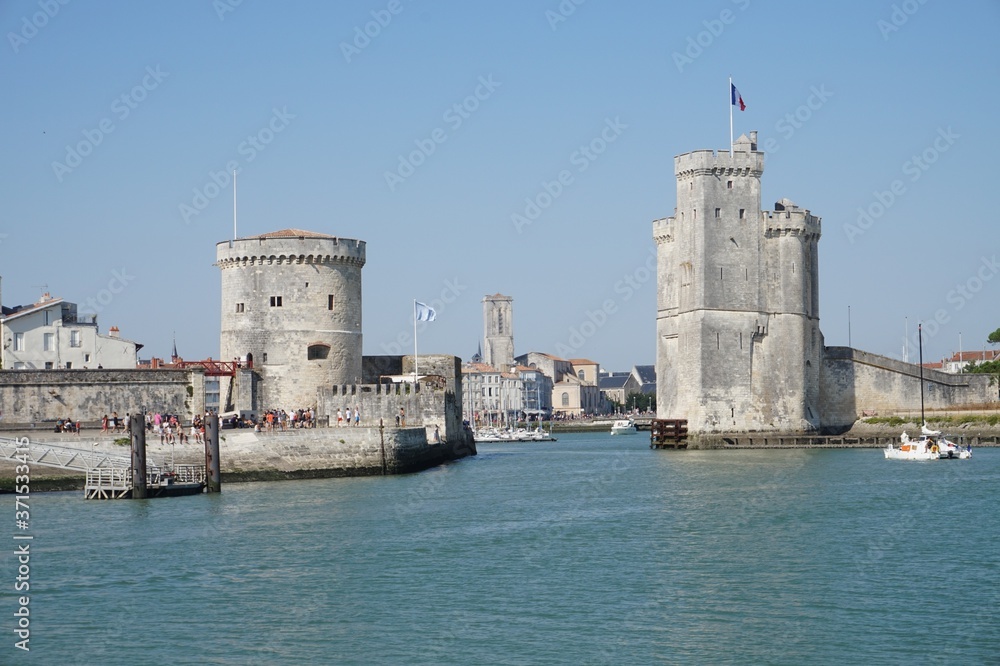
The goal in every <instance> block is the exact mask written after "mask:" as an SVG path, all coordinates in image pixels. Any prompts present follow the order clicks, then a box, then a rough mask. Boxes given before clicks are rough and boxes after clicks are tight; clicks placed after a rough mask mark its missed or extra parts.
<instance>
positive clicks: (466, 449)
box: [220, 426, 476, 478]
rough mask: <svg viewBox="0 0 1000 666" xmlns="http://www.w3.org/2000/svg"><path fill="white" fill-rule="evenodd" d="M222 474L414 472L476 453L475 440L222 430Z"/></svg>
mask: <svg viewBox="0 0 1000 666" xmlns="http://www.w3.org/2000/svg"><path fill="white" fill-rule="evenodd" d="M222 438H223V439H222V441H221V442H220V456H221V458H222V468H223V471H224V472H226V473H231V474H236V475H240V474H246V475H250V476H257V475H259V474H260V473H266V472H274V473H276V474H277V475H284V476H288V477H297V478H303V477H310V476H316V477H319V476H367V475H379V474H383V473H385V474H404V473H408V472H417V471H420V470H422V469H427V468H428V467H432V466H434V465H438V464H440V463H442V462H446V461H448V460H454V459H456V458H462V457H464V456H467V455H475V453H476V450H475V444H474V443H472V442H469V443H468V444H464V443H451V444H447V443H443V442H442V443H439V444H435V443H429V442H428V441H427V438H426V434H425V431H424V429H423V428H420V427H416V428H395V427H388V428H386V427H383V428H379V427H364V426H363V427H355V428H346V427H345V428H336V427H333V428H315V429H308V430H293V431H285V432H273V433H256V432H254V431H252V430H223V431H222Z"/></svg>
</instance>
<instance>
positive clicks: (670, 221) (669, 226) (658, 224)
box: [653, 217, 674, 245]
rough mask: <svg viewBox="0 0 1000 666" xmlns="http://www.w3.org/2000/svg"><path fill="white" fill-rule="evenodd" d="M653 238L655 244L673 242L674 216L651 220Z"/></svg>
mask: <svg viewBox="0 0 1000 666" xmlns="http://www.w3.org/2000/svg"><path fill="white" fill-rule="evenodd" d="M653 240H654V241H655V242H656V244H657V245H660V244H662V243H672V242H674V218H672V217H664V218H660V219H659V220H653Z"/></svg>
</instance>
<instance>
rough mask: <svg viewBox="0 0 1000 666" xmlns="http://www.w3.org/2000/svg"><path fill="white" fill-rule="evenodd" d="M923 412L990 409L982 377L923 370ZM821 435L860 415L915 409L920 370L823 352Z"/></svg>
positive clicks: (872, 357) (990, 395)
mask: <svg viewBox="0 0 1000 666" xmlns="http://www.w3.org/2000/svg"><path fill="white" fill-rule="evenodd" d="M923 377H924V407H925V409H928V410H942V409H949V408H955V407H963V406H978V405H987V404H991V403H992V404H996V403H997V402H998V387H997V385H996V384H992V385H991V384H990V376H988V375H967V374H950V373H946V372H940V371H938V370H931V369H929V368H924V371H923ZM821 382H822V384H821V396H822V405H823V425H824V429H825V430H837V429H841V428H844V427H850V425H851V424H853V423H854V421H855V420H857V418H859V417H860V416H862V414H863V413H866V412H879V413H881V414H891V413H893V412H899V411H918V410H919V409H920V366H917V365H914V364H912V363H903V362H902V361H897V360H895V359H892V358H888V357H886V356H879V355H878V354H871V353H868V352H864V351H860V350H857V349H850V348H848V347H826V348H825V350H824V358H823V372H822V379H821Z"/></svg>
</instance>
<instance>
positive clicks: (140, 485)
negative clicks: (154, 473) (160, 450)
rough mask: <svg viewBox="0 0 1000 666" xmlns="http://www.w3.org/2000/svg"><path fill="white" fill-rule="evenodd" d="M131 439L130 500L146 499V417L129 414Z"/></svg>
mask: <svg viewBox="0 0 1000 666" xmlns="http://www.w3.org/2000/svg"><path fill="white" fill-rule="evenodd" d="M128 426H129V427H128V430H129V434H130V435H131V439H132V499H146V415H145V414H142V413H140V414H130V415H129V421H128Z"/></svg>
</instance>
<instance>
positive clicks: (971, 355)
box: [948, 349, 1000, 363]
mask: <svg viewBox="0 0 1000 666" xmlns="http://www.w3.org/2000/svg"><path fill="white" fill-rule="evenodd" d="M998 355H1000V351H993V350H988V349H987V350H980V351H964V352H955V353H954V354H953V355H952V357H951V358H949V359H948V361H950V362H952V363H962V362H964V361H992V360H993V359H995V358H997V356H998Z"/></svg>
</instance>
